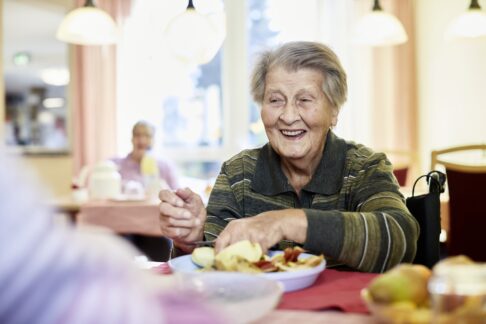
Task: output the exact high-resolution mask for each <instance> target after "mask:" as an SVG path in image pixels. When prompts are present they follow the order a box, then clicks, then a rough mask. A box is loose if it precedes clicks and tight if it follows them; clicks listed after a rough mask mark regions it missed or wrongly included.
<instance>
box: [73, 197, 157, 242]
mask: <svg viewBox="0 0 486 324" xmlns="http://www.w3.org/2000/svg"><path fill="white" fill-rule="evenodd" d="M77 223H78V224H79V225H98V226H103V227H107V228H110V229H111V230H113V231H115V232H116V233H130V234H145V235H154V236H159V235H161V232H160V224H159V206H158V202H157V201H154V200H153V201H150V200H145V201H136V202H120V201H110V200H103V201H91V202H88V203H85V204H83V205H82V206H81V208H80V212H79V214H78V215H77Z"/></svg>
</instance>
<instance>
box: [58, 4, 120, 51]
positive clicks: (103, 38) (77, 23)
mask: <svg viewBox="0 0 486 324" xmlns="http://www.w3.org/2000/svg"><path fill="white" fill-rule="evenodd" d="M56 37H57V39H59V40H61V41H64V42H68V43H72V44H78V45H104V44H113V43H116V41H117V39H118V28H117V26H116V23H115V21H114V20H113V18H111V16H110V15H109V14H107V13H106V12H105V11H103V10H101V9H98V8H96V7H94V6H92V5H87V6H84V7H81V8H77V9H75V10H73V11H71V12H69V13H68V14H67V15H66V17H64V20H63V21H62V22H61V24H60V25H59V28H58V29H57V34H56Z"/></svg>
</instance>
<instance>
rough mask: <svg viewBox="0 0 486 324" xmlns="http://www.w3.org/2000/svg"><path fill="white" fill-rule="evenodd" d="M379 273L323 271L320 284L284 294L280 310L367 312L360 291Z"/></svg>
mask: <svg viewBox="0 0 486 324" xmlns="http://www.w3.org/2000/svg"><path fill="white" fill-rule="evenodd" d="M376 276H377V274H372V273H362V272H351V271H337V270H332V269H326V270H324V271H323V272H322V273H321V274H320V275H319V277H318V278H317V281H316V282H315V283H314V284H313V285H312V286H310V287H309V288H305V289H302V290H298V291H293V292H288V293H285V294H284V295H283V297H282V300H281V302H280V304H279V306H278V309H293V310H323V309H338V310H341V311H344V312H352V313H368V309H367V308H366V305H365V304H364V302H363V301H362V300H361V297H360V291H361V289H363V288H365V287H366V286H367V285H368V284H369V282H370V281H371V280H372V279H373V278H374V277H376Z"/></svg>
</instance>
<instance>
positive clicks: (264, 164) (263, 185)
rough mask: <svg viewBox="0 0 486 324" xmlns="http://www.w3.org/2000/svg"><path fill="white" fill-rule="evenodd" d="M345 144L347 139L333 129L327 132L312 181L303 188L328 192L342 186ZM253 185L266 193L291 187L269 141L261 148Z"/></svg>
mask: <svg viewBox="0 0 486 324" xmlns="http://www.w3.org/2000/svg"><path fill="white" fill-rule="evenodd" d="M346 146H347V145H346V142H345V141H344V140H343V139H341V138H339V137H337V136H336V135H335V134H334V133H333V132H332V131H329V132H328V133H327V137H326V145H325V146H324V152H323V154H322V158H321V161H320V162H319V165H318V166H317V169H316V171H315V173H314V175H313V176H312V179H311V181H310V182H309V183H308V184H307V185H305V186H304V188H303V190H306V191H309V192H313V193H317V194H323V195H331V194H334V193H336V192H337V191H338V190H339V189H340V188H341V185H342V182H343V175H342V172H343V169H344V160H345V159H346ZM252 189H253V190H254V191H256V192H259V193H262V194H264V195H269V196H274V195H278V194H280V193H283V192H289V191H290V192H292V191H294V190H293V188H292V186H291V185H290V183H289V181H288V180H287V177H286V176H285V174H284V173H283V171H282V168H281V166H280V156H279V155H278V154H277V153H276V152H275V151H274V150H273V148H272V147H271V145H270V144H269V143H267V144H266V145H265V146H263V147H262V149H261V150H260V154H259V156H258V160H257V163H256V170H255V174H254V176H253V180H252Z"/></svg>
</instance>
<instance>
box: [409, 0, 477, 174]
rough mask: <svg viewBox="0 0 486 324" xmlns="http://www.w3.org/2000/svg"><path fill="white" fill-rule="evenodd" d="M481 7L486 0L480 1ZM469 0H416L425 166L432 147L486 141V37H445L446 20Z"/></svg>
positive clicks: (420, 106)
mask: <svg viewBox="0 0 486 324" xmlns="http://www.w3.org/2000/svg"><path fill="white" fill-rule="evenodd" d="M481 4H482V6H483V11H485V10H486V2H485V1H482V3H481ZM468 5H469V0H447V1H444V0H427V1H423V0H416V1H415V12H416V21H417V35H416V37H417V53H416V55H417V64H418V66H417V67H418V69H417V70H418V79H417V80H418V98H419V100H418V102H419V131H420V134H419V139H420V140H419V143H420V152H421V156H422V157H424V159H423V161H422V168H423V169H424V170H427V169H429V167H430V152H431V150H433V149H440V148H444V147H448V146H452V145H460V144H469V143H479V142H486V86H485V84H486V37H483V38H482V39H475V40H470V41H455V42H449V41H445V40H444V37H443V35H444V31H445V30H446V27H447V25H448V23H449V22H450V21H451V20H452V19H453V18H454V17H456V16H457V15H459V14H460V13H462V12H464V11H465V10H466V8H467V7H468Z"/></svg>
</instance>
